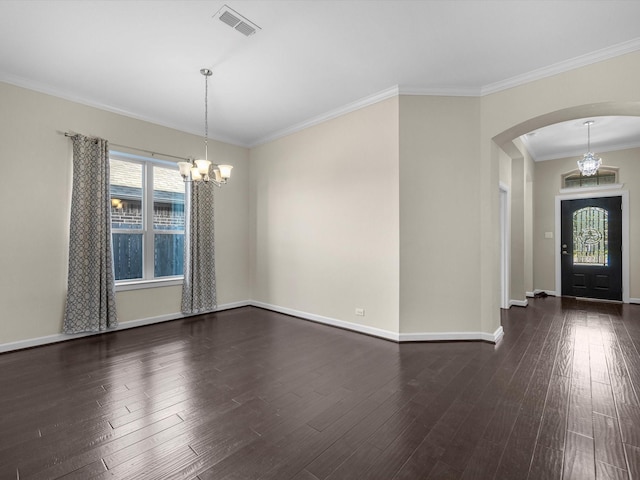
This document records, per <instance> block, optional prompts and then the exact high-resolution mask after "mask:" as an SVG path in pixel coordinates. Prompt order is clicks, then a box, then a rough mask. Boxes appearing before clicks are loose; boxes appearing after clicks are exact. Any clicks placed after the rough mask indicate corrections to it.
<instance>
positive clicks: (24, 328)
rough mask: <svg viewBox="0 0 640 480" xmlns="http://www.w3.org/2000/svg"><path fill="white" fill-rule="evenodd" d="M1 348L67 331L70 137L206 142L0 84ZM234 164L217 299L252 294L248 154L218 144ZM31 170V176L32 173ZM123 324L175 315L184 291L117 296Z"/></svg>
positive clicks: (197, 145)
mask: <svg viewBox="0 0 640 480" xmlns="http://www.w3.org/2000/svg"><path fill="white" fill-rule="evenodd" d="M0 104H1V105H2V115H1V116H0V161H1V166H2V173H1V174H0V196H1V197H0V202H1V204H2V205H3V208H6V209H7V210H6V212H7V213H6V214H5V215H3V222H2V233H1V234H0V255H1V257H0V271H1V272H2V275H1V276H0V344H3V343H10V342H15V341H20V340H27V339H35V338H39V337H44V336H48V335H54V334H58V333H60V331H61V325H62V315H63V309H64V302H65V296H66V277H67V255H68V241H67V238H68V234H69V232H68V230H69V208H70V200H71V191H70V188H71V175H72V172H71V165H72V158H71V157H72V153H71V142H70V140H69V139H68V138H66V137H65V136H64V135H62V134H61V133H62V132H65V131H69V130H70V131H75V132H79V133H83V134H87V135H95V136H100V137H103V138H106V139H108V140H109V141H110V142H112V143H117V144H121V145H130V146H133V147H138V148H144V149H149V150H153V151H156V152H162V153H166V154H171V155H176V156H198V155H200V154H201V152H202V149H203V145H202V139H201V138H200V137H199V136H196V135H190V134H186V133H182V132H178V131H176V130H172V129H169V128H165V127H161V126H157V125H153V124H150V123H147V122H143V121H139V120H134V119H131V118H128V117H124V116H121V115H116V114H113V113H109V112H105V111H102V110H98V109H95V108H91V107H87V106H83V105H79V104H77V103H73V102H69V101H66V100H62V99H59V98H55V97H52V96H48V95H43V94H40V93H36V92H33V91H30V90H26V89H22V88H18V87H15V86H12V85H8V84H3V83H0ZM209 148H210V155H211V156H212V157H213V158H220V159H224V163H230V164H232V165H233V166H234V170H233V178H232V180H231V183H230V184H229V185H227V186H226V187H225V188H223V189H221V190H219V191H216V228H217V230H216V253H217V259H218V261H217V266H216V274H217V278H218V282H217V283H218V303H219V304H226V303H232V302H237V301H245V300H247V298H249V297H250V284H249V258H248V253H249V240H248V225H249V222H248V215H249V204H248V195H247V189H248V181H249V171H248V156H249V155H248V150H247V149H245V148H240V147H235V146H232V145H226V144H222V143H219V142H210V143H209ZM27 169H28V170H29V174H28V176H26V177H25V176H24V174H25V171H26V170H27ZM116 301H117V308H118V312H119V319H120V321H121V322H127V321H130V320H140V319H146V318H150V317H158V316H163V315H170V314H175V313H178V312H179V311H180V287H163V288H154V289H147V290H137V291H127V292H118V293H117V295H116Z"/></svg>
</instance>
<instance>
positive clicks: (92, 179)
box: [63, 135, 118, 333]
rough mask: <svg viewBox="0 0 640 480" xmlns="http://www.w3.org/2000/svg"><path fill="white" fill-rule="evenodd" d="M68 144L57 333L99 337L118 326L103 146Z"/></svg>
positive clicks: (78, 140)
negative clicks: (65, 270)
mask: <svg viewBox="0 0 640 480" xmlns="http://www.w3.org/2000/svg"><path fill="white" fill-rule="evenodd" d="M71 139H72V141H73V192H72V196H71V226H70V229H69V278H68V288H67V304H66V307H65V313H64V322H63V332H64V333H79V332H99V331H102V330H106V329H108V328H114V327H116V326H117V325H118V319H117V316H116V302H115V288H114V275H113V257H112V253H111V205H110V200H109V147H108V144H107V141H106V140H103V139H100V138H89V137H84V136H82V135H74V136H73V137H71Z"/></svg>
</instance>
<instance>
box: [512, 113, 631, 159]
mask: <svg viewBox="0 0 640 480" xmlns="http://www.w3.org/2000/svg"><path fill="white" fill-rule="evenodd" d="M586 121H593V122H594V123H593V125H591V151H592V152H593V153H601V152H610V151H614V150H621V149H623V148H635V147H640V117H589V118H582V119H579V120H571V121H568V122H562V123H556V124H555V125H549V126H547V127H544V128H540V129H538V130H536V131H534V132H530V133H528V134H526V135H523V136H522V137H521V138H522V140H523V141H524V143H525V145H526V147H527V151H528V152H529V153H530V154H531V156H532V157H533V158H534V160H537V161H541V160H553V159H556V158H567V157H579V158H582V155H583V154H585V153H587V141H588V132H587V127H586V126H585V124H584V123H585V122H586ZM577 159H578V158H576V160H577ZM603 162H605V163H606V161H605V159H603Z"/></svg>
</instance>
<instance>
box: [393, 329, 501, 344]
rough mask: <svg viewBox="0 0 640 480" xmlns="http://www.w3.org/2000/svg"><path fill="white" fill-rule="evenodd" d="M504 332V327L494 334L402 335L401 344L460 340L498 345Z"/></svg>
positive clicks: (435, 333) (442, 333)
mask: <svg viewBox="0 0 640 480" xmlns="http://www.w3.org/2000/svg"><path fill="white" fill-rule="evenodd" d="M503 335H504V330H503V329H502V327H501V326H500V327H498V329H497V330H496V331H495V332H493V333H485V332H434V333H401V334H400V340H399V341H400V342H450V341H456V340H457V341H460V340H483V341H485V342H491V343H498V342H499V341H500V339H501V338H502V336H503Z"/></svg>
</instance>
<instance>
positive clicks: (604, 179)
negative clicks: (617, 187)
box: [562, 167, 618, 188]
mask: <svg viewBox="0 0 640 480" xmlns="http://www.w3.org/2000/svg"><path fill="white" fill-rule="evenodd" d="M617 181H618V169H617V168H607V167H603V168H600V169H599V170H598V173H596V174H595V175H592V176H590V177H585V176H583V175H582V174H581V173H580V171H579V170H574V171H573V172H570V173H567V174H565V175H563V176H562V185H563V187H564V188H587V187H597V186H600V185H613V184H615V183H617Z"/></svg>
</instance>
